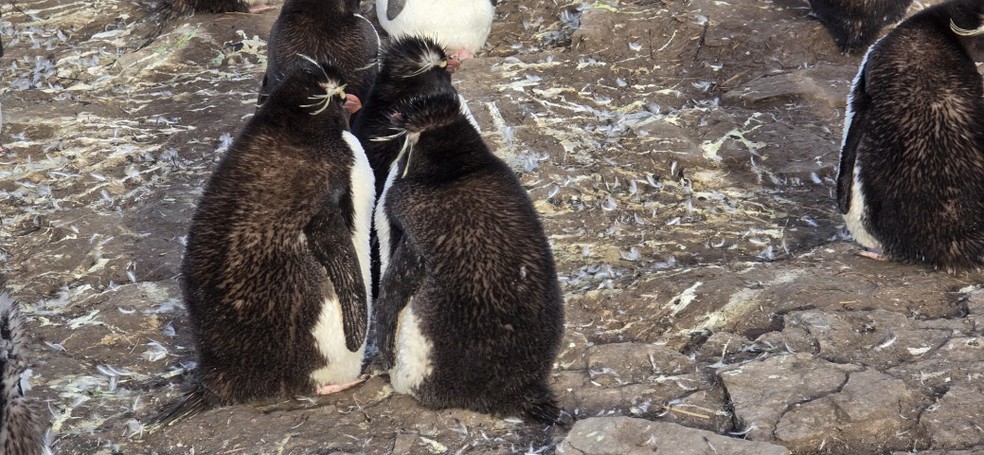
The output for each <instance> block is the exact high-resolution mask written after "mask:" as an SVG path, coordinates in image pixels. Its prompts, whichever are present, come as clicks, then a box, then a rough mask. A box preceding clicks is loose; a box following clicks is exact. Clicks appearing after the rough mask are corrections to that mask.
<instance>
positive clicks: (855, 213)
mask: <svg viewBox="0 0 984 455" xmlns="http://www.w3.org/2000/svg"><path fill="white" fill-rule="evenodd" d="M860 172H861V168H860V167H859V166H857V165H855V166H854V173H853V175H852V176H851V177H852V179H853V180H854V183H853V184H851V208H850V209H848V211H847V214H845V215H844V222H845V223H846V224H847V230H848V231H850V232H851V235H852V236H853V237H854V240H855V241H856V242H858V243H860V244H861V246H863V247H865V248H873V249H881V242H879V241H878V240H877V239H875V237H874V236H873V235H871V233H870V232H868V229H866V228H865V227H864V220H865V218H866V217H867V215H868V214H867V212H868V210H867V207H866V206H865V202H864V192H863V191H864V190H863V189H862V188H861V179H860V178H859V177H858V176H859V175H860V174H859V173H860Z"/></svg>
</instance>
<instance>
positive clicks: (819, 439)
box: [776, 370, 925, 452]
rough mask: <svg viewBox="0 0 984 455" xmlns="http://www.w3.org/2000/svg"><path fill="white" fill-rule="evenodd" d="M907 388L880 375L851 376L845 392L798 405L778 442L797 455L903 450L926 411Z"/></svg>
mask: <svg viewBox="0 0 984 455" xmlns="http://www.w3.org/2000/svg"><path fill="white" fill-rule="evenodd" d="M922 401H925V400H921V399H920V396H919V395H918V394H917V393H916V392H914V391H913V390H911V389H909V388H908V387H907V386H906V385H905V382H903V381H902V380H900V379H896V378H893V377H891V376H888V375H886V374H884V373H881V372H878V371H875V370H866V371H860V372H856V373H850V374H849V378H848V380H847V384H845V385H844V387H843V389H842V390H841V391H840V392H838V393H834V394H831V395H829V396H826V397H822V398H820V399H817V400H814V401H810V402H807V403H804V404H802V405H796V406H795V407H794V408H793V409H791V410H790V411H789V412H788V413H786V414H785V415H784V416H783V417H782V418H781V419H780V421H779V424H778V425H777V426H776V439H778V440H779V441H780V442H782V444H783V445H784V446H786V447H789V448H791V449H793V450H796V451H802V452H811V451H822V450H821V449H822V448H823V447H827V448H828V450H835V451H836V449H837V448H838V447H841V446H842V445H843V449H844V450H849V449H848V448H853V449H855V450H856V449H858V448H865V449H866V450H871V451H873V452H877V451H879V450H884V449H901V448H905V447H907V446H908V445H909V444H910V443H911V441H910V436H909V435H908V433H909V432H908V430H909V429H911V428H912V427H913V426H914V425H915V423H916V416H917V415H918V413H919V410H920V409H922Z"/></svg>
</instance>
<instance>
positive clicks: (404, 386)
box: [389, 299, 433, 396]
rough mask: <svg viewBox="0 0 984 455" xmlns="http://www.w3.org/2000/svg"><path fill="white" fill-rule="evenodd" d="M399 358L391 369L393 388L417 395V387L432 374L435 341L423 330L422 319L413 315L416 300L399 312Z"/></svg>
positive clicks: (397, 350)
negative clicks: (429, 338) (428, 337)
mask: <svg viewBox="0 0 984 455" xmlns="http://www.w3.org/2000/svg"><path fill="white" fill-rule="evenodd" d="M395 344H396V348H395V349H396V352H395V354H396V355H395V357H396V361H395V362H394V364H393V368H392V369H390V372H389V373H390V382H391V383H392V385H393V390H395V391H397V392H399V393H405V394H408V395H411V396H415V393H416V391H417V387H419V386H420V383H421V382H423V381H424V379H426V378H427V377H428V376H430V374H431V371H432V370H433V366H432V365H431V349H432V348H433V344H432V343H431V341H430V340H428V339H427V337H426V336H425V335H424V332H423V331H422V330H421V329H420V321H419V320H417V316H416V315H414V314H413V299H410V301H409V302H407V306H406V307H405V308H403V311H401V312H400V317H399V319H397V323H396V343H395Z"/></svg>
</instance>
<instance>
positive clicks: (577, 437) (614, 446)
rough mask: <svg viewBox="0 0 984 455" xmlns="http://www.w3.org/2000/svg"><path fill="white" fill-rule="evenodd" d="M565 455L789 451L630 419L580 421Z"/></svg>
mask: <svg viewBox="0 0 984 455" xmlns="http://www.w3.org/2000/svg"><path fill="white" fill-rule="evenodd" d="M557 453H558V454H565V455H609V454H610V455H643V454H646V455H654V454H657V455H658V454H665V455H669V454H674V455H676V454H679V455H689V454H694V455H697V454H700V455H703V454H707V453H727V454H734V455H742V454H748V455H752V454H755V455H774V454H775V455H778V454H788V453H789V450H788V449H786V448H784V447H781V446H777V445H773V444H767V443H763V442H753V441H746V440H743V439H735V438H729V437H727V436H721V435H719V434H714V433H711V432H709V431H704V430H696V429H693V428H687V427H685V426H682V425H677V424H673V423H666V422H652V421H649V420H644V419H635V418H630V417H599V418H592V419H586V420H581V421H579V422H577V423H576V424H574V427H573V428H571V432H570V433H569V434H568V435H567V438H566V439H564V441H563V442H561V443H560V444H559V445H558V446H557Z"/></svg>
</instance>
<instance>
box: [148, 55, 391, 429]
mask: <svg viewBox="0 0 984 455" xmlns="http://www.w3.org/2000/svg"><path fill="white" fill-rule="evenodd" d="M342 81H343V79H342V76H341V71H340V70H339V69H338V68H335V67H333V66H330V65H328V64H320V65H319V64H315V63H313V62H309V61H306V60H302V61H299V62H297V63H295V64H294V65H292V66H290V67H288V68H287V69H286V70H285V72H284V78H283V79H282V80H281V81H280V82H279V83H278V84H277V85H276V86H275V87H274V88H273V90H271V92H270V97H269V99H268V100H267V102H266V103H264V104H263V106H261V107H260V108H259V109H258V110H257V112H256V114H255V115H254V116H253V117H252V118H251V119H250V120H249V121H248V123H247V124H246V125H245V126H244V127H243V130H242V132H241V133H240V134H239V136H238V138H237V139H236V140H235V141H234V142H233V144H232V146H231V147H230V149H229V151H228V152H227V154H226V155H225V156H224V157H223V159H222V160H221V161H220V163H219V164H218V165H217V167H216V169H215V171H214V173H213V174H212V177H211V178H210V180H209V182H208V185H207V186H206V188H205V191H204V193H203V195H202V198H201V201H200V202H199V205H198V208H197V210H196V212H195V215H194V217H193V219H192V222H191V227H190V229H189V234H188V241H187V249H186V250H185V256H184V260H183V263H182V268H181V269H182V278H183V283H182V285H183V290H184V296H185V302H186V306H187V308H188V315H189V319H190V321H191V325H192V329H193V334H194V338H195V345H196V348H197V351H198V359H199V360H198V373H199V376H200V378H199V381H198V384H197V386H196V387H195V388H194V389H193V390H192V391H191V393H190V394H188V395H187V396H186V397H185V398H184V399H183V400H182V401H181V402H180V403H179V404H178V405H177V406H176V407H174V408H173V409H171V410H169V411H166V412H165V413H164V414H162V415H160V416H158V417H156V418H155V419H154V420H153V421H152V422H151V423H150V424H149V425H148V427H149V430H151V431H153V430H155V429H158V428H160V427H161V426H163V425H170V424H172V423H173V422H175V421H177V420H178V419H181V418H183V417H187V416H190V415H193V414H195V413H198V412H200V411H203V410H206V409H209V408H212V407H216V406H221V405H229V404H235V403H245V402H252V401H256V400H261V399H268V398H285V397H292V396H295V395H298V394H310V393H315V392H317V393H327V392H330V391H333V390H336V389H340V388H342V387H344V386H347V385H351V384H353V381H355V380H356V378H358V376H359V374H360V373H361V370H362V360H363V353H364V350H365V343H366V334H367V332H368V324H369V322H368V315H369V314H370V301H369V299H368V292H369V289H368V284H369V281H370V279H369V230H370V227H371V213H372V205H373V201H374V199H375V194H374V192H373V182H372V171H371V170H370V168H369V163H368V161H367V160H366V158H365V153H364V152H363V150H362V148H361V146H360V145H359V143H358V140H357V139H356V138H355V137H354V136H353V135H352V134H351V133H350V132H349V131H348V130H347V128H348V123H347V117H348V113H347V111H346V110H345V104H344V103H345V100H346V95H345V93H344V89H345V87H344V84H343V82H342ZM334 386H339V387H334Z"/></svg>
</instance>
